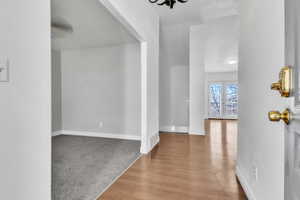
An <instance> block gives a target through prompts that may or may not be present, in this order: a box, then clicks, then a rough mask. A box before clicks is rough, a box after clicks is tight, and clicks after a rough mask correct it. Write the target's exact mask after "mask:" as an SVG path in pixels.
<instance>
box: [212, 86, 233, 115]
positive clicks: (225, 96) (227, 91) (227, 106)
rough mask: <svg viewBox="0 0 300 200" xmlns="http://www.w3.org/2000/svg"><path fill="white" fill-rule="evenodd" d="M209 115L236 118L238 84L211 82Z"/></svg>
mask: <svg viewBox="0 0 300 200" xmlns="http://www.w3.org/2000/svg"><path fill="white" fill-rule="evenodd" d="M208 91H209V95H208V96H209V98H208V116H209V118H218V119H236V118H237V113H238V85H237V83H235V82H211V83H209V86H208Z"/></svg>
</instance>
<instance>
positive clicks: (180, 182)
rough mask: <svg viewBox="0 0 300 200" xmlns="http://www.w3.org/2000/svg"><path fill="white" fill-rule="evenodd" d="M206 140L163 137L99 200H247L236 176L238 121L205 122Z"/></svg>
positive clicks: (188, 136)
mask: <svg viewBox="0 0 300 200" xmlns="http://www.w3.org/2000/svg"><path fill="white" fill-rule="evenodd" d="M205 123H206V130H207V133H208V135H207V136H192V135H182V134H165V133H161V142H160V144H159V145H158V146H157V147H156V148H155V149H154V150H153V151H152V153H150V154H149V155H147V156H143V157H142V158H140V159H139V160H138V161H137V162H136V163H135V164H134V165H133V166H132V167H131V168H130V169H129V170H128V171H127V172H126V173H125V174H124V175H123V176H121V177H120V178H119V179H118V180H117V181H116V182H115V183H114V184H113V185H112V186H111V187H110V188H109V189H108V190H107V191H106V192H105V193H104V194H103V195H102V196H101V197H100V198H99V199H98V200H244V199H246V197H245V195H244V192H243V190H242V188H241V187H240V185H239V183H238V181H237V179H236V177H235V173H234V167H235V158H236V137H237V121H230V120H221V121H218V120H207V121H206V122H205Z"/></svg>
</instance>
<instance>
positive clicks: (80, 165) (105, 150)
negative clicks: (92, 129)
mask: <svg viewBox="0 0 300 200" xmlns="http://www.w3.org/2000/svg"><path fill="white" fill-rule="evenodd" d="M52 148H53V150H52V151H53V153H52V200H95V199H96V198H97V197H98V195H99V194H100V193H101V192H103V191H104V190H105V189H106V187H107V186H109V185H110V184H111V183H112V181H113V180H114V179H115V178H116V177H118V176H119V175H120V174H121V173H122V172H123V171H124V170H126V169H127V168H128V167H129V166H130V164H132V162H133V161H134V160H136V159H137V158H138V157H139V155H140V153H139V150H140V142H139V141H127V140H118V139H105V138H92V137H77V136H57V137H54V138H53V141H52Z"/></svg>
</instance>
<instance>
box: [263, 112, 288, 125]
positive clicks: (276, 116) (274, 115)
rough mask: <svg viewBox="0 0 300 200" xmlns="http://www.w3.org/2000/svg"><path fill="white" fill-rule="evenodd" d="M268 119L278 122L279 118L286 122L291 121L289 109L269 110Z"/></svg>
mask: <svg viewBox="0 0 300 200" xmlns="http://www.w3.org/2000/svg"><path fill="white" fill-rule="evenodd" d="M269 119H270V121H272V122H279V121H280V120H282V121H284V122H285V123H286V124H289V123H290V122H291V119H292V118H291V111H290V110H289V109H286V110H285V111H283V112H282V113H280V112H279V111H271V112H269Z"/></svg>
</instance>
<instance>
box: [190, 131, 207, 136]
mask: <svg viewBox="0 0 300 200" xmlns="http://www.w3.org/2000/svg"><path fill="white" fill-rule="evenodd" d="M189 134H190V135H201V136H203V135H205V132H204V131H203V132H199V131H190V132H189Z"/></svg>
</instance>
